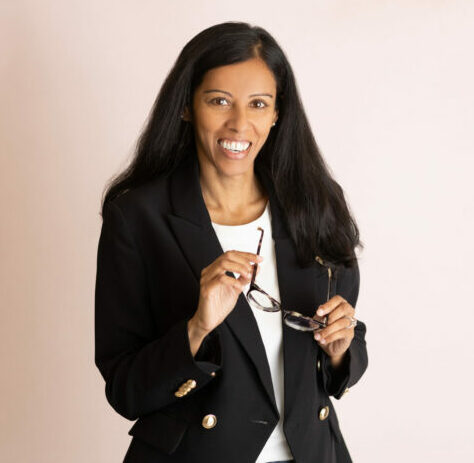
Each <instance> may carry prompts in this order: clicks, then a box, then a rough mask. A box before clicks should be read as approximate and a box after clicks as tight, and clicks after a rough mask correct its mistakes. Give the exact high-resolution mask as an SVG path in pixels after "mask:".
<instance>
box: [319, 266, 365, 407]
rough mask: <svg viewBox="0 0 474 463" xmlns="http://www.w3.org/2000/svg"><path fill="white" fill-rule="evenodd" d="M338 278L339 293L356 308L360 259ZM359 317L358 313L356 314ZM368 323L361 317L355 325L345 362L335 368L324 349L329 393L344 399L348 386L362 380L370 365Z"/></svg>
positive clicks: (342, 269) (324, 368)
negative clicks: (367, 336) (367, 335)
mask: <svg viewBox="0 0 474 463" xmlns="http://www.w3.org/2000/svg"><path fill="white" fill-rule="evenodd" d="M338 271H339V276H338V278H337V280H336V294H339V295H341V296H342V297H343V298H344V299H346V301H347V302H349V304H351V305H352V307H354V309H355V308H356V304H357V298H358V295H359V287H360V272H359V265H358V263H357V262H356V264H355V266H354V267H352V268H345V267H343V268H341V269H339V270H338ZM355 317H356V318H357V315H355ZM366 332H367V327H366V325H365V323H364V322H362V321H361V320H359V319H357V325H356V326H355V328H354V338H353V339H352V341H351V344H350V346H349V348H348V350H347V351H346V353H345V356H344V358H343V361H342V363H341V364H340V365H339V366H338V368H337V369H336V370H335V369H333V367H332V365H331V360H330V358H329V355H327V354H326V352H324V350H323V349H321V358H320V361H321V372H322V378H323V387H324V389H325V391H326V393H327V394H328V395H332V396H334V397H335V398H336V399H340V398H341V397H342V395H343V394H344V391H345V389H346V388H350V387H351V386H353V385H354V384H356V383H357V381H359V379H360V378H361V377H362V375H363V374H364V372H365V370H366V369H367V366H368V356H367V345H366V341H365V334H366Z"/></svg>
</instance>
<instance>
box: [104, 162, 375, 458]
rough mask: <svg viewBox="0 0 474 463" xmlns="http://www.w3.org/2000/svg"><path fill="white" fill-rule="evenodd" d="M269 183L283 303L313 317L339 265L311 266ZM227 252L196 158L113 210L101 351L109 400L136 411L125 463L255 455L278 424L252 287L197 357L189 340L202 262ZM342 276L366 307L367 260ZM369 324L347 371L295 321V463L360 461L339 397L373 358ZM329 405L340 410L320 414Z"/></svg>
mask: <svg viewBox="0 0 474 463" xmlns="http://www.w3.org/2000/svg"><path fill="white" fill-rule="evenodd" d="M261 181H262V182H263V183H264V186H265V188H266V190H267V193H268V195H269V201H270V209H271V216H272V237H273V240H274V243H275V250H276V258H277V272H278V283H279V288H280V297H281V302H282V306H283V307H286V308H291V309H294V310H297V311H298V312H301V313H304V314H307V315H310V316H313V315H314V312H315V310H316V308H317V307H318V306H319V305H320V304H322V303H324V302H325V301H326V297H327V284H328V280H327V279H328V273H327V270H326V268H325V267H323V266H322V265H321V264H318V263H316V264H315V266H314V267H311V268H306V269H303V268H301V267H300V266H298V264H297V261H296V254H295V247H294V244H293V241H292V240H291V239H290V236H289V233H288V231H287V228H286V226H285V225H284V221H283V220H282V217H283V216H282V212H281V209H280V206H279V203H278V201H277V199H276V196H275V192H274V189H273V186H272V184H271V182H270V181H269V180H268V179H267V178H265V177H262V178H261ZM222 252H223V250H222V248H221V246H220V243H219V241H218V238H217V236H216V234H215V232H214V229H213V227H212V224H211V219H210V216H209V214H208V211H207V208H206V206H205V203H204V200H203V197H202V192H201V187H200V183H199V164H198V161H197V158H196V157H195V156H191V157H189V159H187V160H186V161H185V162H183V163H182V164H181V165H180V167H179V168H177V169H176V170H175V171H174V172H173V174H171V175H169V176H162V177H160V178H157V179H156V180H153V181H151V182H149V183H147V184H146V185H143V186H141V187H139V188H136V189H134V190H131V191H128V192H127V193H125V194H122V195H121V196H119V197H118V198H116V199H115V200H114V201H112V202H110V203H107V204H106V206H105V208H104V213H103V223H102V230H101V234H100V238H99V244H98V255H97V275H96V289H95V363H96V365H97V367H98V369H99V370H100V373H101V374H102V376H103V378H104V379H105V394H106V397H107V400H108V402H109V403H110V405H111V406H112V407H113V408H114V410H115V411H116V412H117V413H119V414H120V415H122V416H123V417H125V418H127V419H129V420H137V421H136V422H135V423H134V425H133V426H132V427H131V429H130V431H129V434H130V435H131V436H133V439H132V441H131V443H130V446H129V448H128V451H127V454H126V456H125V459H124V462H126V463H165V462H166V463H168V462H169V463H171V462H180V463H201V462H202V463H204V462H206V463H209V462H211V463H214V462H215V463H223V462H225V463H233V462H235V463H254V462H255V459H256V458H257V456H258V454H259V453H260V451H261V449H262V448H263V446H264V444H265V442H266V440H267V439H268V437H269V436H270V434H271V432H272V430H273V429H274V427H275V426H276V423H277V421H278V419H279V414H278V410H277V407H276V404H275V397H274V393H273V387H272V381H271V375H270V368H269V365H268V362H267V358H266V354H265V348H264V345H263V342H262V339H261V337H260V334H259V331H258V326H257V323H256V320H255V318H254V316H253V313H252V311H251V308H250V307H249V305H248V303H247V301H246V299H245V297H244V295H243V294H240V295H239V298H238V301H237V304H236V306H235V308H234V309H233V311H232V312H231V313H230V314H229V315H228V316H227V318H226V319H225V321H224V322H223V323H221V324H220V325H219V326H218V327H217V328H216V329H215V330H213V331H212V332H211V333H210V334H209V335H208V336H207V337H206V339H205V340H204V342H203V343H202V345H201V347H200V349H199V351H198V352H197V354H196V356H195V357H194V358H193V356H192V354H191V351H190V346H189V339H188V335H187V321H188V320H189V319H190V318H191V317H192V316H193V315H194V313H195V311H196V309H197V305H198V300H199V289H200V286H199V280H200V274H201V270H202V269H203V268H204V267H206V266H207V265H209V264H210V263H211V262H212V261H214V260H215V259H216V258H217V257H218V256H219V255H220V254H222ZM228 274H229V275H231V276H233V274H232V273H230V272H228ZM336 282H337V283H336V288H335V292H334V293H333V294H331V296H333V295H334V294H336V293H337V294H340V295H342V296H343V297H344V298H345V299H346V300H347V301H349V302H350V303H351V304H352V306H353V307H355V305H356V301H357V296H358V292H359V269H358V267H357V266H356V267H355V268H354V269H345V268H341V269H339V271H338V278H337V280H336ZM276 316H278V315H276ZM280 316H281V314H280ZM365 333H366V327H365V324H364V323H363V322H361V321H360V320H359V322H358V324H357V326H356V328H355V338H354V339H353V340H352V343H351V345H350V347H349V350H348V353H347V354H348V355H347V356H346V361H345V363H343V365H342V366H341V369H338V370H337V372H336V371H333V370H332V368H331V365H330V361H329V357H328V356H327V354H326V353H325V352H324V351H323V350H322V349H320V348H319V346H318V344H317V342H316V341H315V340H314V338H313V336H312V333H308V332H301V331H297V330H294V329H292V328H289V327H288V326H286V325H285V324H283V349H284V368H285V369H284V372H285V380H284V390H285V392H284V399H285V410H284V432H285V435H286V437H287V440H288V444H289V446H290V449H291V451H292V453H293V456H294V458H295V461H296V463H315V462H318V463H333V462H338V463H339V462H351V457H350V455H349V452H348V451H347V448H346V445H345V443H344V439H343V436H342V434H341V431H340V428H339V424H338V419H337V416H336V412H335V409H334V408H333V405H332V403H331V400H330V398H329V396H330V395H332V396H334V397H335V398H336V399H339V398H340V397H341V396H342V395H343V393H344V392H345V391H346V390H347V388H349V387H351V386H352V385H354V384H355V383H356V382H357V381H358V380H359V378H360V377H361V376H362V374H363V373H364V371H365V370H366V368H367V364H368V359H367V350H366V342H365ZM186 384H187V385H188V386H189V387H186ZM193 386H194V387H193ZM177 391H181V393H178V394H177V395H175V392H177ZM183 391H184V392H183ZM324 407H328V410H329V415H328V416H327V418H326V419H321V418H320V410H321V409H322V408H324ZM207 415H214V416H215V417H216V419H217V421H216V423H215V426H213V427H209V426H207V427H205V424H206V423H210V422H209V421H206V419H205V417H206V416H207ZM211 424H212V422H211Z"/></svg>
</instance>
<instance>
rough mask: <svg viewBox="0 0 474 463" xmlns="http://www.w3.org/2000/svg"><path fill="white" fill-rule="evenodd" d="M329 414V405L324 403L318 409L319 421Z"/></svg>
mask: <svg viewBox="0 0 474 463" xmlns="http://www.w3.org/2000/svg"><path fill="white" fill-rule="evenodd" d="M328 416H329V407H328V406H327V405H326V406H325V407H323V408H321V410H319V419H320V420H321V421H323V420H325V419H326V418H327V417H328Z"/></svg>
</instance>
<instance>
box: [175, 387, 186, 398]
mask: <svg viewBox="0 0 474 463" xmlns="http://www.w3.org/2000/svg"><path fill="white" fill-rule="evenodd" d="M174 395H175V396H176V397H183V395H184V392H183V391H182V390H181V389H178V390H177V391H176V392H175V393H174Z"/></svg>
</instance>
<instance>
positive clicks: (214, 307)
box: [192, 250, 263, 333]
mask: <svg viewBox="0 0 474 463" xmlns="http://www.w3.org/2000/svg"><path fill="white" fill-rule="evenodd" d="M262 260H263V257H262V256H259V255H257V254H253V253H251V252H243V251H235V250H233V251H226V252H224V253H223V254H221V255H220V256H219V257H218V258H217V259H216V260H215V261H214V262H212V263H211V264H209V265H208V266H207V267H205V268H203V270H202V272H201V280H200V292H199V304H198V308H197V310H196V313H195V314H194V316H193V317H192V322H193V324H194V326H195V327H197V328H198V329H199V330H200V331H201V332H202V333H209V332H210V331H212V330H213V329H214V328H216V327H217V326H218V325H220V324H221V323H222V322H223V321H224V319H225V318H226V317H227V315H229V313H230V312H231V311H232V310H233V309H234V307H235V304H236V303H237V299H238V297H239V294H240V293H241V292H242V290H243V289H244V287H245V286H246V285H247V284H249V283H250V280H251V279H252V272H253V268H254V267H253V265H254V264H255V263H260V262H261V261H262ZM259 270H260V269H259V268H258V267H257V274H258V272H259ZM227 271H228V272H234V273H238V274H239V278H233V277H231V276H228V275H226V274H225V272H227Z"/></svg>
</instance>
